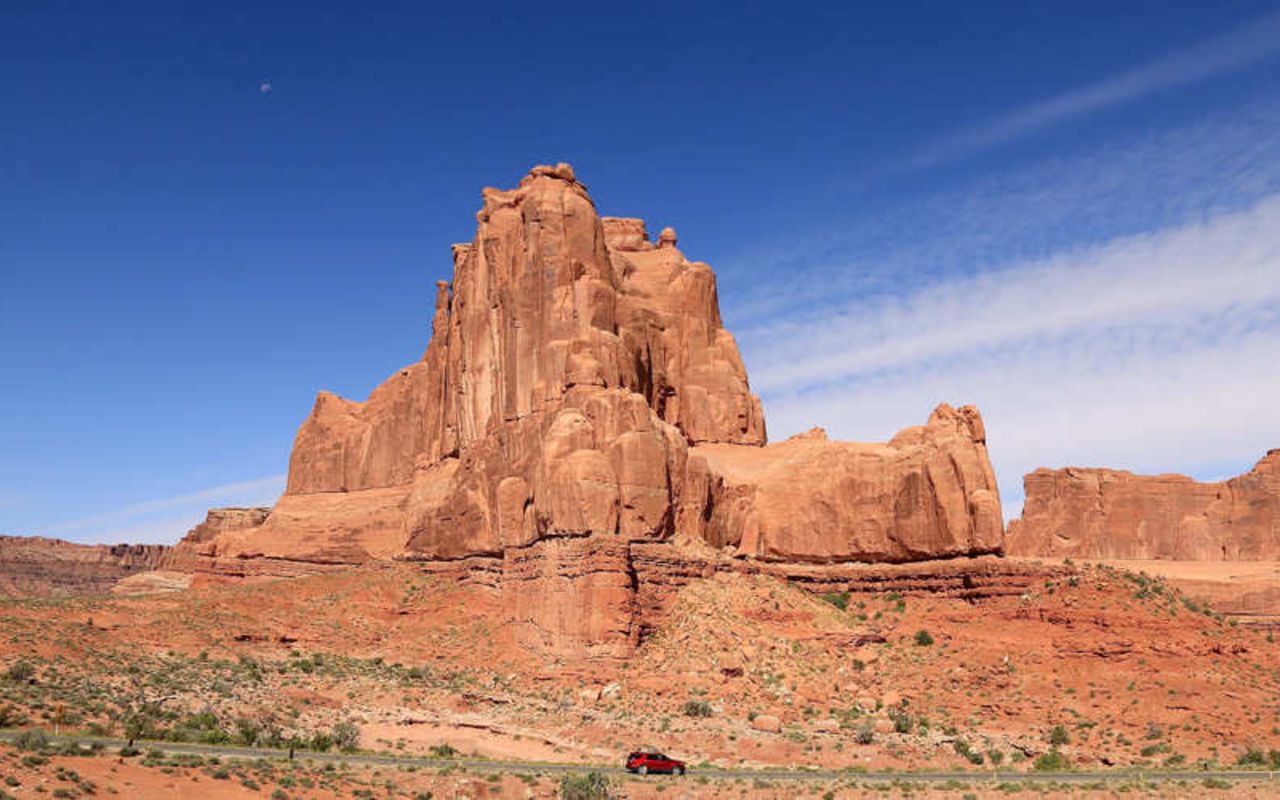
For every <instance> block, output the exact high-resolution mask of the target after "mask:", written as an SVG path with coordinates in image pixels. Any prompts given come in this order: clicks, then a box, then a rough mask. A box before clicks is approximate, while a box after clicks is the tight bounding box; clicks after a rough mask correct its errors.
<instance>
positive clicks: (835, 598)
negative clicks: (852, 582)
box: [818, 592, 849, 611]
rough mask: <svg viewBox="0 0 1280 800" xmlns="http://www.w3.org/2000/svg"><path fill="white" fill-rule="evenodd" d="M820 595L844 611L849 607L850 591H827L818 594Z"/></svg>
mask: <svg viewBox="0 0 1280 800" xmlns="http://www.w3.org/2000/svg"><path fill="white" fill-rule="evenodd" d="M818 597H820V598H822V599H823V600H825V601H827V602H828V603H830V604H831V605H833V606H835V607H836V608H838V609H840V610H841V611H844V610H845V609H846V608H848V607H849V593H848V592H827V593H825V594H820V595H818Z"/></svg>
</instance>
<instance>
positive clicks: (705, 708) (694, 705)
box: [684, 700, 713, 717]
mask: <svg viewBox="0 0 1280 800" xmlns="http://www.w3.org/2000/svg"><path fill="white" fill-rule="evenodd" d="M712 713H713V712H712V709H711V704H710V703H708V702H707V701H706V700H689V701H687V702H685V704H684V715H685V716H686V717H709V716H711V714H712Z"/></svg>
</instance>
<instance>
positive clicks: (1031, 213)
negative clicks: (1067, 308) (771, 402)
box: [717, 96, 1280, 347]
mask: <svg viewBox="0 0 1280 800" xmlns="http://www.w3.org/2000/svg"><path fill="white" fill-rule="evenodd" d="M1278 128H1280V104H1277V103H1276V102H1275V99H1274V97H1270V96H1268V97H1265V98H1261V99H1259V100H1256V101H1254V102H1251V103H1249V104H1246V105H1244V106H1241V107H1239V108H1236V109H1233V110H1232V111H1231V112H1229V113H1223V112H1219V113H1215V114H1212V115H1208V116H1205V117H1203V118H1200V119H1197V120H1193V121H1188V122H1186V123H1184V124H1182V125H1180V126H1177V127H1174V128H1171V129H1167V130H1161V131H1147V132H1143V133H1141V134H1133V135H1130V136H1128V137H1126V138H1125V139H1123V140H1119V141H1115V142H1111V143H1109V144H1108V145H1107V146H1105V147H1101V148H1096V149H1093V150H1090V151H1087V152H1082V153H1077V154H1073V155H1072V156H1071V157H1066V158H1053V159H1046V160H1044V161H1040V162H1037V163H1033V164H1025V165H1019V166H1018V167H1016V168H1014V169H1010V170H1005V171H1002V172H996V173H992V174H988V175H985V176H983V177H982V178H980V179H976V180H973V181H969V182H966V183H965V184H963V185H960V186H956V187H954V188H949V189H944V190H935V191H933V192H930V193H928V194H924V195H920V194H918V193H907V194H905V195H904V196H902V197H898V198H896V199H895V200H894V201H893V202H888V203H886V202H877V203H875V204H864V203H854V202H850V203H848V212H847V213H846V214H844V218H839V217H838V216H837V217H836V218H834V219H831V220H825V221H824V222H823V223H822V224H821V225H820V226H818V227H817V228H816V229H815V230H810V231H805V232H804V233H803V235H792V236H789V237H786V238H780V237H778V236H777V234H776V233H775V232H772V231H771V232H769V234H770V237H771V238H770V240H768V241H764V242H756V241H748V242H746V243H745V244H744V247H743V250H742V252H740V253H738V254H736V255H735V256H732V257H729V258H725V257H723V256H722V257H720V258H718V259H717V262H718V264H717V265H718V266H720V267H721V275H720V278H721V292H722V297H723V299H724V311H725V317H726V319H727V320H728V322H729V324H730V326H731V329H732V330H733V331H734V332H735V333H736V334H737V335H738V336H739V339H740V341H743V342H744V344H746V345H747V346H748V347H751V346H752V345H753V339H754V337H755V336H756V333H757V331H758V330H760V329H762V327H767V326H771V325H772V324H773V318H774V317H776V316H778V315H788V316H792V317H797V318H799V317H803V316H804V315H806V314H810V313H813V312H814V310H815V309H818V310H820V311H821V310H825V309H830V308H834V307H838V306H839V305H841V304H848V303H849V302H850V300H851V298H860V297H866V296H868V295H876V294H879V295H885V294H900V293H902V292H904V291H911V290H914V289H916V288H918V287H919V286H920V285H921V284H922V283H925V282H930V281H935V280H937V279H938V278H940V277H945V276H947V275H949V274H958V273H966V274H975V273H980V272H989V271H994V270H999V269H1003V268H1006V267H1007V266H1008V265H1009V264H1010V263H1014V262H1025V261H1029V260H1036V259H1042V258H1046V257H1048V256H1051V255H1052V254H1054V253H1058V252H1061V251H1063V250H1065V249H1068V248H1075V247H1080V246H1081V245H1084V244H1088V243H1090V242H1106V241H1112V240H1114V239H1116V238H1118V237H1123V236H1128V235H1133V234H1138V233H1142V232H1146V231H1151V230H1159V229H1165V228H1169V227H1175V226H1178V225H1183V224H1186V223H1190V222H1195V221H1198V220H1202V219H1205V218H1207V217H1210V216H1216V215H1218V214H1221V213H1223V212H1228V211H1236V210H1240V209H1243V208H1248V207H1250V206H1252V205H1254V204H1256V203H1258V202H1259V201H1260V200H1262V199H1263V198H1265V197H1267V196H1269V195H1272V194H1276V193H1278V192H1280V137H1277V136H1275V135H1274V133H1273V132H1274V131H1275V130H1277V129H1278ZM837 208H838V206H837ZM837 213H841V212H837ZM761 275H769V276H776V277H775V278H773V279H770V280H760V276H761ZM769 335H770V336H772V335H773V332H772V331H769Z"/></svg>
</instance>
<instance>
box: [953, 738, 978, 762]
mask: <svg viewBox="0 0 1280 800" xmlns="http://www.w3.org/2000/svg"><path fill="white" fill-rule="evenodd" d="M951 748H952V749H953V750H955V751H956V755H958V756H960V757H961V758H963V759H964V760H965V761H968V762H969V763H970V764H973V765H974V766H981V765H982V762H983V761H985V760H986V759H985V758H983V755H982V753H979V752H978V751H977V750H974V749H973V748H972V747H970V746H969V743H968V742H966V741H965V740H964V739H956V740H955V741H954V742H952V743H951Z"/></svg>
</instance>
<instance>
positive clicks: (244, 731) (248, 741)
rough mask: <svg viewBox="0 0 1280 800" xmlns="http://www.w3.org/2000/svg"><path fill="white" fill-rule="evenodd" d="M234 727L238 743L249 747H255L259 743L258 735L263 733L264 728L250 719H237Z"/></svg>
mask: <svg viewBox="0 0 1280 800" xmlns="http://www.w3.org/2000/svg"><path fill="white" fill-rule="evenodd" d="M234 725H235V729H236V735H235V739H236V741H237V742H239V743H240V744H243V745H246V746H248V747H253V745H254V743H256V742H257V741H258V735H259V734H260V733H262V726H261V725H259V724H258V722H257V720H253V719H250V718H248V717H236V720H235V723H234Z"/></svg>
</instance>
